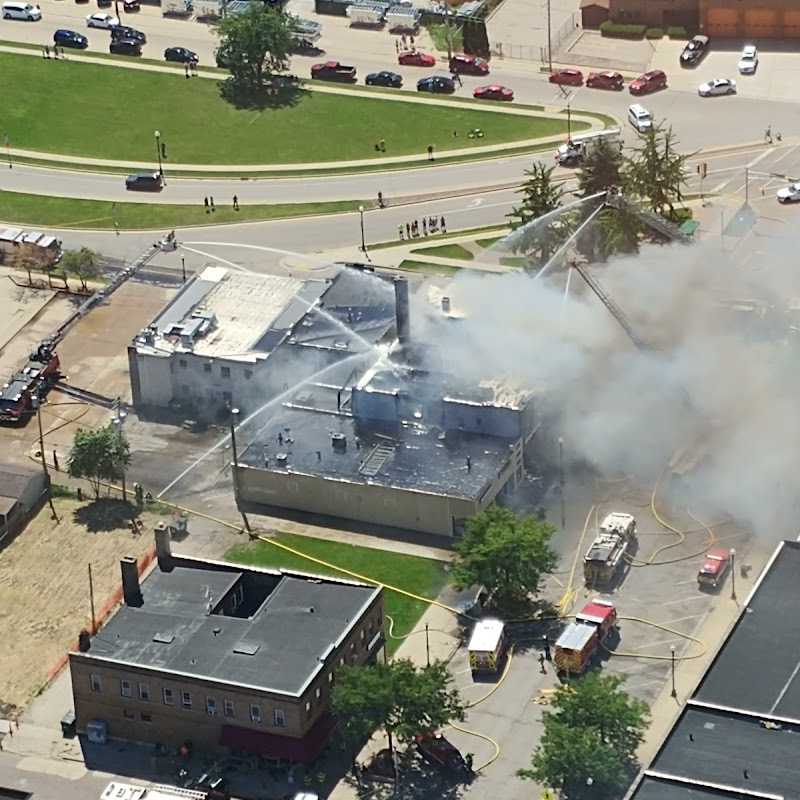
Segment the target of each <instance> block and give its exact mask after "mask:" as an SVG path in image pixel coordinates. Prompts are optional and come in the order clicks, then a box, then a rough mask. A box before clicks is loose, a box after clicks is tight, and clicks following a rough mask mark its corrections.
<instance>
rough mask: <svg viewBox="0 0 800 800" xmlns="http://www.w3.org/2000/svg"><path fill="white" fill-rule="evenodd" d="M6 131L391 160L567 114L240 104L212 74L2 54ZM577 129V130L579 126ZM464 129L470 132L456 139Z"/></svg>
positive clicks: (20, 142) (276, 157)
mask: <svg viewBox="0 0 800 800" xmlns="http://www.w3.org/2000/svg"><path fill="white" fill-rule="evenodd" d="M0 74H2V76H3V94H2V114H3V132H4V133H7V134H8V137H9V140H10V143H11V146H12V147H16V148H20V149H26V150H41V151H45V152H56V153H64V154H69V155H82V156H93V157H96V158H110V159H115V160H126V159H133V160H139V161H141V163H142V166H143V167H152V166H153V163H154V162H155V160H156V142H155V138H154V135H153V134H154V131H156V130H159V131H160V133H161V141H162V142H164V143H165V144H166V148H167V156H168V160H167V162H166V166H167V169H168V166H169V163H170V162H174V163H186V164H203V163H205V164H248V163H251V164H288V163H306V162H312V161H319V162H334V163H335V162H336V161H342V160H352V159H362V158H374V157H375V155H376V153H375V149H374V146H375V143H376V142H378V141H379V140H381V139H384V140H385V141H386V157H387V158H389V157H391V156H396V155H405V154H410V153H420V154H421V155H424V153H425V151H426V148H427V146H428V145H429V144H433V145H434V146H435V147H436V149H437V151H438V152H442V153H443V152H444V151H445V150H446V149H448V148H450V149H452V148H454V147H464V146H465V143H468V142H469V141H470V140H469V139H467V138H466V132H467V131H468V130H471V129H473V128H481V129H482V130H483V131H484V132H485V134H486V136H485V138H483V139H482V140H480V142H481V144H482V145H487V144H492V143H503V142H511V141H520V140H522V139H532V138H536V137H540V136H552V135H557V134H561V133H563V132H565V131H566V123H565V121H564V120H560V119H546V118H532V117H524V116H513V115H510V114H503V113H492V114H488V113H486V112H485V111H481V109H480V108H478V107H476V108H474V109H473V108H454V107H452V106H451V105H448V104H447V103H435V104H428V105H421V104H409V103H403V102H397V101H386V100H379V99H373V98H370V97H368V96H366V95H365V96H364V97H360V96H359V97H354V96H347V95H336V94H327V93H322V92H308V93H305V94H303V95H302V96H301V97H300V98H299V99H298V100H297V102H296V103H295V105H293V106H291V107H284V108H280V109H266V110H261V111H251V110H237V109H236V108H234V107H232V106H231V105H229V104H228V103H226V102H225V101H224V100H222V99H221V97H220V95H219V88H220V84H219V82H218V81H215V80H208V79H197V78H196V79H193V80H186V79H185V78H184V76H183V74H182V73H181V72H176V74H164V73H158V72H144V71H139V70H131V69H121V68H118V67H117V68H113V67H106V66H101V65H99V64H87V63H80V62H77V61H69V60H63V61H62V60H58V61H54V60H45V59H42V58H33V57H31V56H26V55H16V54H10V53H0ZM573 127H576V126H573ZM454 130H458V131H461V132H463V133H464V134H465V135H464V136H460V137H458V138H454V137H453V135H452V132H453V131H454Z"/></svg>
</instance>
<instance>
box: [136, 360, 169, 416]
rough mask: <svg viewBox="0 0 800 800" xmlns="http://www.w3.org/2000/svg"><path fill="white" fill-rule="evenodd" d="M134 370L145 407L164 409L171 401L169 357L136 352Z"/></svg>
mask: <svg viewBox="0 0 800 800" xmlns="http://www.w3.org/2000/svg"><path fill="white" fill-rule="evenodd" d="M136 369H137V371H138V373H139V386H140V392H141V396H142V401H143V403H144V404H145V405H149V406H156V407H159V408H165V407H167V406H168V405H169V402H170V400H172V391H173V389H172V370H171V364H170V357H169V355H167V354H165V355H163V356H156V355H152V354H149V353H147V354H146V353H142V352H141V351H137V352H136Z"/></svg>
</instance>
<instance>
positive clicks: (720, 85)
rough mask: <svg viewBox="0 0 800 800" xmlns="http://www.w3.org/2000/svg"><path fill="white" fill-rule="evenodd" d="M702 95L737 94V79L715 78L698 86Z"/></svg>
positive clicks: (698, 91) (698, 90)
mask: <svg viewBox="0 0 800 800" xmlns="http://www.w3.org/2000/svg"><path fill="white" fill-rule="evenodd" d="M697 93H698V94H699V95H700V97H719V96H720V95H724V94H736V81H734V80H732V79H731V78H714V80H712V81H709V82H708V83H701V84H700V86H698V87H697Z"/></svg>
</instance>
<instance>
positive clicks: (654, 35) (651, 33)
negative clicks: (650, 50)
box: [644, 28, 664, 39]
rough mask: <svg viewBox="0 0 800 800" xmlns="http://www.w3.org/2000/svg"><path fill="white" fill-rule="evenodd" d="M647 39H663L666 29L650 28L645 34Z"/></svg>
mask: <svg viewBox="0 0 800 800" xmlns="http://www.w3.org/2000/svg"><path fill="white" fill-rule="evenodd" d="M644 38H645V39H663V38H664V31H663V30H662V29H661V28H648V29H647V30H646V31H645V34H644Z"/></svg>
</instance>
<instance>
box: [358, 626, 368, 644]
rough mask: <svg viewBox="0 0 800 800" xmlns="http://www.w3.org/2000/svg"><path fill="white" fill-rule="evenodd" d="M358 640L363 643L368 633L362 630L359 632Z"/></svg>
mask: <svg viewBox="0 0 800 800" xmlns="http://www.w3.org/2000/svg"><path fill="white" fill-rule="evenodd" d="M358 638H359V639H361V641H362V642H363V641H364V639H366V638H367V632H366V631H365V630H364V629H363V628H362V629H361V631H360V632H359V635H358Z"/></svg>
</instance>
